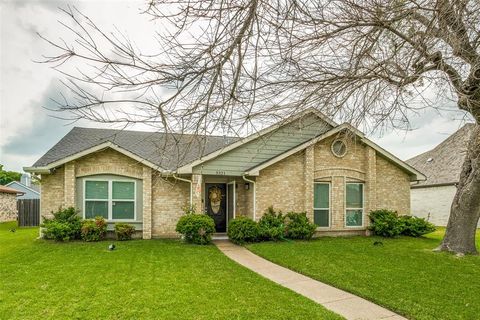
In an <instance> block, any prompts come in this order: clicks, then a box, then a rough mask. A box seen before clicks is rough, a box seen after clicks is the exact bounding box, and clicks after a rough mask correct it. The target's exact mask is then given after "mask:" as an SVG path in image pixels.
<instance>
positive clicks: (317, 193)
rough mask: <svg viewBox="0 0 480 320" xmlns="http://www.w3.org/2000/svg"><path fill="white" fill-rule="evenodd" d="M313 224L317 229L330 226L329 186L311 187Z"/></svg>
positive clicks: (319, 183)
mask: <svg viewBox="0 0 480 320" xmlns="http://www.w3.org/2000/svg"><path fill="white" fill-rule="evenodd" d="M313 222H314V223H315V224H316V225H317V226H319V227H329V226H330V184H329V183H325V182H316V183H315V184H314V185H313Z"/></svg>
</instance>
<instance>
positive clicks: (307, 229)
mask: <svg viewBox="0 0 480 320" xmlns="http://www.w3.org/2000/svg"><path fill="white" fill-rule="evenodd" d="M316 228H317V226H316V225H315V224H313V223H311V222H310V221H309V220H308V218H307V214H306V213H305V212H289V213H287V214H286V215H283V214H282V212H281V211H279V212H276V211H275V210H274V209H273V207H270V208H268V209H267V211H266V212H265V214H264V215H263V216H262V217H261V218H260V220H259V221H258V223H257V222H255V221H253V220H252V219H250V218H248V217H238V218H235V219H233V220H232V221H230V223H229V224H228V233H227V234H228V238H229V239H230V240H231V241H232V242H234V243H237V244H244V243H247V242H255V241H268V240H273V241H278V240H285V239H287V238H288V239H302V240H308V239H311V238H312V236H313V234H314V233H315V230H316Z"/></svg>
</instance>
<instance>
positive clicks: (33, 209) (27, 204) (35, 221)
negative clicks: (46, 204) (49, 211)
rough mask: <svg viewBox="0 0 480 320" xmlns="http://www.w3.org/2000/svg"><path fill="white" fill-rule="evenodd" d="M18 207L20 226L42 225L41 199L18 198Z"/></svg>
mask: <svg viewBox="0 0 480 320" xmlns="http://www.w3.org/2000/svg"><path fill="white" fill-rule="evenodd" d="M17 209H18V226H19V227H35V226H38V225H40V199H18V200H17Z"/></svg>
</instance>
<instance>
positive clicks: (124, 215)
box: [84, 180, 136, 220]
mask: <svg viewBox="0 0 480 320" xmlns="http://www.w3.org/2000/svg"><path fill="white" fill-rule="evenodd" d="M135 187H136V183H135V182H134V181H114V180H108V181H105V180H86V181H85V197H84V201H85V203H84V218H85V219H91V218H95V217H97V216H101V217H104V218H105V219H107V220H135V204H136V199H135V190H136V188H135Z"/></svg>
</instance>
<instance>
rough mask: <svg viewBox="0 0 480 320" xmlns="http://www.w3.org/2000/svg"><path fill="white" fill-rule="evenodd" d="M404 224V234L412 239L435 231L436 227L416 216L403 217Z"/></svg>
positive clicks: (401, 218) (401, 219)
mask: <svg viewBox="0 0 480 320" xmlns="http://www.w3.org/2000/svg"><path fill="white" fill-rule="evenodd" d="M400 221H401V222H402V224H403V230H402V234H403V235H404V236H410V237H420V236H422V235H424V234H427V233H430V232H433V231H435V225H433V224H432V223H430V222H428V221H426V220H425V219H423V218H419V217H414V216H401V217H400Z"/></svg>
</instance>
